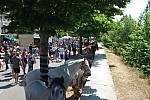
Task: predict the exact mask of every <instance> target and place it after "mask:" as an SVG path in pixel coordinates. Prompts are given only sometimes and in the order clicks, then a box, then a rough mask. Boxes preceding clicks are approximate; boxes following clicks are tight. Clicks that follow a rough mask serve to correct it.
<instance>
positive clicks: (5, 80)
mask: <svg viewBox="0 0 150 100" xmlns="http://www.w3.org/2000/svg"><path fill="white" fill-rule="evenodd" d="M11 79H12V78H7V79H3V80H0V82H7V81H10V80H11Z"/></svg>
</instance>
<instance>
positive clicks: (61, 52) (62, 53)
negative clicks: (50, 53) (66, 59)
mask: <svg viewBox="0 0 150 100" xmlns="http://www.w3.org/2000/svg"><path fill="white" fill-rule="evenodd" d="M59 53H60V59H61V61H62V60H63V56H64V48H63V46H62V45H61V46H60V48H59Z"/></svg>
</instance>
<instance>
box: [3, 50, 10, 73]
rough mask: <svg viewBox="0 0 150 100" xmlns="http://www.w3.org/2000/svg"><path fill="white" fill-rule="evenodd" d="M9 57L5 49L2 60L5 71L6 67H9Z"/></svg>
mask: <svg viewBox="0 0 150 100" xmlns="http://www.w3.org/2000/svg"><path fill="white" fill-rule="evenodd" d="M9 58H10V57H9V54H8V51H7V50H5V54H4V61H5V64H6V71H7V69H9V67H8V62H9Z"/></svg>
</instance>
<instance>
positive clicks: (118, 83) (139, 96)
mask: <svg viewBox="0 0 150 100" xmlns="http://www.w3.org/2000/svg"><path fill="white" fill-rule="evenodd" d="M104 50H105V53H106V56H107V59H108V63H109V66H110V69H111V74H112V78H113V81H114V85H115V91H116V96H117V98H118V100H150V85H149V84H148V80H147V79H144V78H143V75H142V74H141V73H140V72H139V71H137V70H136V69H135V68H133V67H129V66H128V65H126V64H125V63H124V62H123V61H122V59H121V57H119V56H117V55H115V54H113V53H112V52H111V51H110V50H108V49H107V48H105V47H104Z"/></svg>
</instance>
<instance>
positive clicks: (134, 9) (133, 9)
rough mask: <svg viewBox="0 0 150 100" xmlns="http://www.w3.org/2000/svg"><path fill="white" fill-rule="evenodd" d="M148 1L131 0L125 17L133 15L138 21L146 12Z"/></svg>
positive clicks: (118, 17)
mask: <svg viewBox="0 0 150 100" xmlns="http://www.w3.org/2000/svg"><path fill="white" fill-rule="evenodd" d="M147 2H148V0H131V2H130V3H129V4H128V5H127V8H125V9H124V15H131V17H132V18H133V19H135V20H137V19H138V17H139V16H140V14H141V13H142V12H143V11H144V9H145V7H146V5H147ZM115 18H117V19H118V20H120V18H121V17H120V16H116V17H115Z"/></svg>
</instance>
